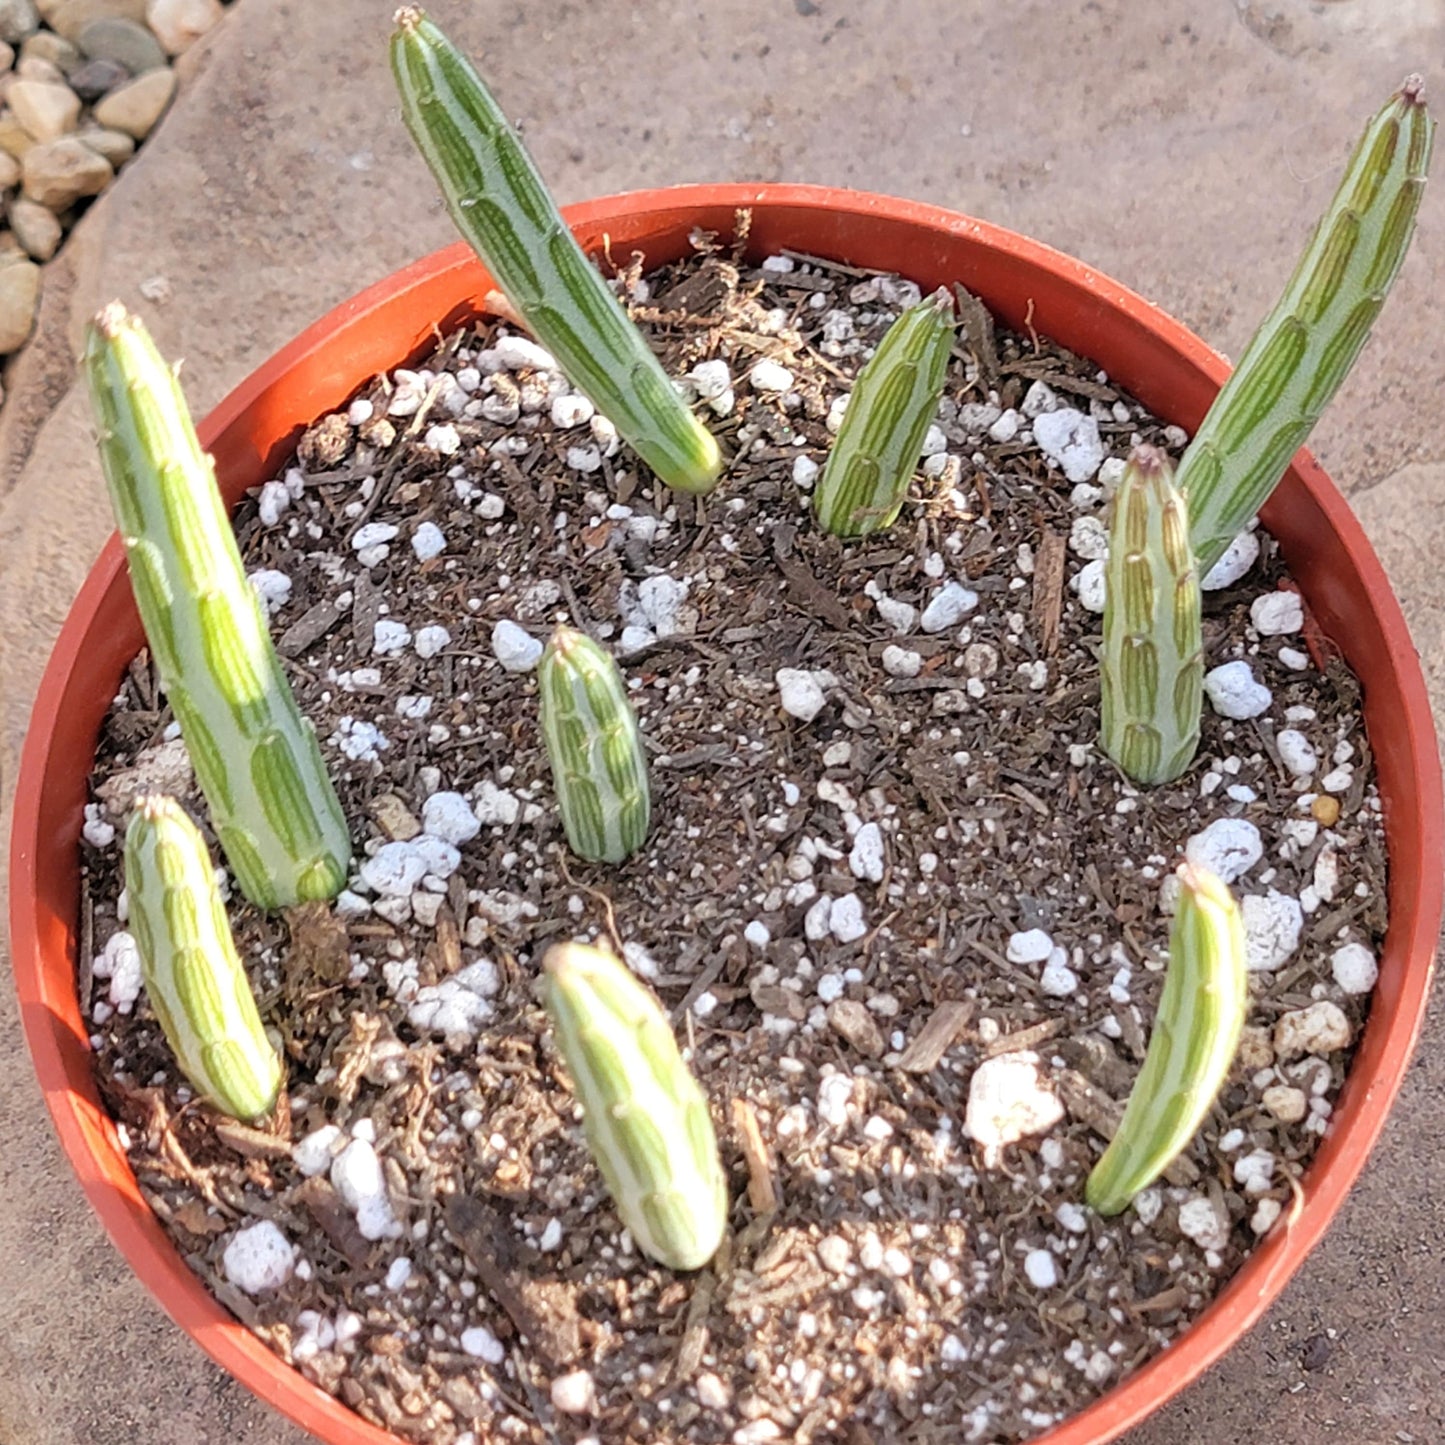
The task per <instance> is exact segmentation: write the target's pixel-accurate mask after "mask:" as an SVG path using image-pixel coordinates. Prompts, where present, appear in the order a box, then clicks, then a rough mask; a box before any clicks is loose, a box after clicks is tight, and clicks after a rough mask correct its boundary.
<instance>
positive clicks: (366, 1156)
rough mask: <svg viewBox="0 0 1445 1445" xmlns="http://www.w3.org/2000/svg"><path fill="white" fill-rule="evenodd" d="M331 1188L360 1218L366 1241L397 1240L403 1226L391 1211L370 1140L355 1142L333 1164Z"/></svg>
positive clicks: (358, 1227)
mask: <svg viewBox="0 0 1445 1445" xmlns="http://www.w3.org/2000/svg"><path fill="white" fill-rule="evenodd" d="M331 1187H332V1188H333V1189H334V1190H335V1191H336V1192H337V1193H338V1194H339V1195H340V1196H341V1202H342V1203H343V1204H345V1205H346V1207H347V1208H348V1209H350V1210H352V1211H353V1212H354V1213H355V1215H356V1227H357V1229H359V1230H360V1231H361V1237H362V1238H363V1239H395V1238H396V1237H397V1236H398V1235H400V1233H401V1226H400V1225H399V1224H398V1223H397V1222H396V1217H395V1216H394V1215H393V1214H392V1212H391V1199H390V1197H389V1196H388V1195H387V1192H386V1177H385V1175H384V1174H383V1173H382V1170H381V1160H380V1159H379V1158H378V1157H377V1154H376V1150H375V1149H373V1148H372V1147H371V1142H370V1140H367V1139H353V1140H352V1141H351V1143H349V1144H348V1145H347V1146H346V1148H345V1149H343V1150H342V1151H341V1153H340V1154H338V1155H337V1156H336V1158H335V1159H333V1160H332V1161H331Z"/></svg>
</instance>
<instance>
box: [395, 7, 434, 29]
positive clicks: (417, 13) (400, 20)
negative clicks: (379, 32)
mask: <svg viewBox="0 0 1445 1445" xmlns="http://www.w3.org/2000/svg"><path fill="white" fill-rule="evenodd" d="M425 19H426V11H425V10H423V9H422V8H421V6H420V5H403V6H402V7H401V8H400V9H399V10H398V11H397V12H396V14H395V15H393V16H392V24H394V25H395V26H396V27H397V28H398V29H399V30H415V29H416V27H417V26H418V25H420V24H421V22H422V21H423V20H425Z"/></svg>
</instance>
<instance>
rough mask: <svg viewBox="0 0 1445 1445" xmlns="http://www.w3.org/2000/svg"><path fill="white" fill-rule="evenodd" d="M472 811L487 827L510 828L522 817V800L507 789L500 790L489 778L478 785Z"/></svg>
mask: <svg viewBox="0 0 1445 1445" xmlns="http://www.w3.org/2000/svg"><path fill="white" fill-rule="evenodd" d="M472 809H473V811H474V812H475V813H476V815H477V818H478V820H479V821H480V822H481V823H482V824H484V825H485V826H486V827H488V828H510V827H511V826H512V824H513V823H515V822H516V821H517V819H518V817H519V816H520V815H521V811H522V800H521V799H520V798H518V797H517V795H516V794H515V793H512V792H509V791H508V790H507V789H506V788H499V787H498V786H497V785H496V784H495V783H494V782H492V781H491V779H490V778H488V779H487V780H486V781H485V782H482V783H479V784H478V785H477V790H476V793H475V794H474V795H473V800H472Z"/></svg>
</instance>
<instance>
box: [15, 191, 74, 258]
mask: <svg viewBox="0 0 1445 1445" xmlns="http://www.w3.org/2000/svg"><path fill="white" fill-rule="evenodd" d="M10 229H11V230H12V231H14V232H15V239H16V240H17V241H19V242H20V244H21V245H22V246H23V247H24V248H25V250H26V252H27V253H28V254H29V255H30V256H31V257H32V258H33V259H34V260H36V261H48V260H49V259H50V258H51V257H52V256H53V255H54V254H55V253H56V251H57V250H58V249H59V247H60V238H61V236H62V235H63V234H64V233H63V231H62V230H61V226H60V218H59V217H58V216H56V214H55V212H54V211H48V210H46V208H45V207H44V206H42V205H40V204H39V203H38V202H36V201H27V200H26V199H25V197H24V196H19V197H17V198H16V199H15V200H13V201H11V203H10Z"/></svg>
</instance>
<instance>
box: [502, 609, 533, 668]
mask: <svg viewBox="0 0 1445 1445" xmlns="http://www.w3.org/2000/svg"><path fill="white" fill-rule="evenodd" d="M543 650H544V649H543V646H542V644H541V643H540V642H538V641H537V639H536V638H535V637H533V636H532V634H531V633H530V632H528V631H527V630H526V629H525V628H523V627H520V626H518V624H517V623H515V622H513V621H512V620H511V619H510V618H507V617H504V618H502V620H501V621H500V622H498V623H496V624H495V625H494V626H493V628H492V656H493V657H495V658H496V659H497V661H498V662H500V663H501V664H502V667H503V668H504V669H505V670H506V671H507V672H531V671H532V669H533V668H534V667H536V665H537V664H538V663H539V662H540V661H541V660H542V653H543Z"/></svg>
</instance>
